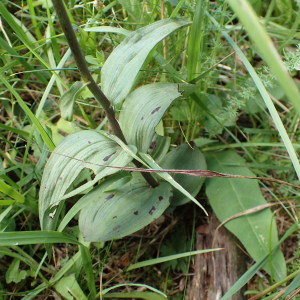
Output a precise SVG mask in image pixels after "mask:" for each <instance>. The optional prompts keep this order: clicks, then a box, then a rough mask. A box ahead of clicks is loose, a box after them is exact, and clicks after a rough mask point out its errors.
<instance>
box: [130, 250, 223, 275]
mask: <svg viewBox="0 0 300 300" xmlns="http://www.w3.org/2000/svg"><path fill="white" fill-rule="evenodd" d="M219 250H222V248H215V249H205V250H197V251H190V252H185V253H180V254H174V255H169V256H164V257H159V258H154V259H149V260H145V261H141V262H138V263H135V264H133V265H131V266H130V267H129V268H128V269H127V271H130V270H134V269H137V268H144V267H147V266H152V265H155V264H161V263H164V262H166V261H170V260H174V259H179V258H183V257H189V256H192V255H197V254H203V253H208V252H213V251H219Z"/></svg>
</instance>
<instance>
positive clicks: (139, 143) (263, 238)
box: [39, 0, 286, 280]
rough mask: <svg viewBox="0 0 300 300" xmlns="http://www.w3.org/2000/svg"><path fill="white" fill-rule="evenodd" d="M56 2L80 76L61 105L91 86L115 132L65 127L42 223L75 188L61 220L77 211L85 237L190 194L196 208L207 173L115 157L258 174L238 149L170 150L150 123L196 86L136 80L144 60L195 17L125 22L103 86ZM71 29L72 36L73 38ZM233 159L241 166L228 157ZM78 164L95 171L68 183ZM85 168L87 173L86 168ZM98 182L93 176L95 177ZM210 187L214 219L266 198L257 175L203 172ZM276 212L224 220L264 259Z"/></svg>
mask: <svg viewBox="0 0 300 300" xmlns="http://www.w3.org/2000/svg"><path fill="white" fill-rule="evenodd" d="M59 2H60V0H55V1H53V3H54V8H55V9H56V12H57V14H58V17H59V19H60V22H61V25H62V28H63V30H64V32H65V37H66V38H67V41H68V43H69V45H70V48H71V50H72V53H73V56H74V58H75V61H76V63H77V65H78V69H79V71H80V73H81V75H82V77H83V81H82V82H75V83H74V84H73V85H72V87H71V88H70V89H69V90H68V91H67V92H66V93H65V94H64V95H63V96H62V97H61V99H60V100H59V106H60V109H61V115H62V117H63V118H64V119H66V120H68V121H72V119H73V105H74V103H75V101H76V100H77V98H78V97H79V95H80V93H81V91H82V90H83V89H84V88H85V87H88V88H89V89H90V91H91V92H92V93H93V95H94V96H95V98H96V99H97V100H99V102H100V103H101V105H102V107H103V108H104V110H105V111H106V114H107V117H108V120H109V122H110V124H111V127H112V130H113V133H114V134H110V133H108V132H106V131H99V130H82V131H79V132H75V133H73V134H70V135H69V136H67V137H66V138H64V140H63V141H62V142H61V143H59V144H58V146H57V147H56V149H55V152H53V153H52V154H51V156H50V158H49V160H48V162H47V164H46V167H45V170H44V175H43V179H42V184H41V189H40V199H39V216H40V223H41V227H42V229H43V230H55V229H56V226H57V222H58V216H59V213H60V211H61V208H62V205H63V202H64V200H65V199H67V198H69V197H72V196H75V195H79V194H83V197H82V198H81V199H80V200H78V201H77V203H76V204H75V205H74V206H73V207H72V209H71V210H70V211H69V212H68V213H67V214H66V215H65V217H64V218H63V220H62V221H61V223H60V224H59V228H58V230H59V231H61V230H62V229H63V228H64V227H65V226H66V224H67V223H68V222H69V221H70V220H71V219H72V217H74V216H75V215H76V214H77V213H78V212H80V215H79V228H80V231H81V233H82V236H83V238H84V240H85V241H91V242H96V241H97V242H99V241H101V242H104V241H108V240H112V239H117V238H122V237H124V236H126V235H129V234H131V233H133V232H135V231H137V230H139V229H141V228H143V227H144V226H146V225H147V224H149V223H151V222H152V221H153V220H155V219H157V218H158V217H159V216H160V215H162V214H163V213H164V212H165V211H166V210H167V209H169V210H172V209H174V208H175V207H176V206H178V205H182V204H185V203H187V202H188V201H194V202H195V203H196V204H197V205H198V206H200V207H201V208H202V206H201V204H200V203H199V202H198V201H197V200H196V199H195V198H194V197H195V196H196V195H197V194H198V192H199V191H200V189H201V187H202V185H203V183H204V180H205V178H203V177H191V176H187V175H183V174H168V173H164V172H158V173H156V174H154V176H151V175H150V174H147V175H145V174H144V173H138V172H129V171H122V170H119V169H116V168H110V167H111V166H114V167H125V166H128V165H133V164H135V165H136V166H137V167H141V166H145V167H146V168H152V169H161V168H163V169H189V170H199V169H200V170H206V169H207V165H208V169H209V170H213V171H216V172H222V173H230V174H240V175H244V176H252V177H253V176H255V175H254V174H253V173H252V172H251V171H250V170H248V169H247V168H245V167H244V166H243V165H244V162H245V161H244V159H243V158H242V157H240V156H239V155H238V154H237V153H236V152H234V151H231V150H230V151H221V152H218V153H211V154H208V155H205V157H204V155H203V154H202V152H201V151H200V149H199V148H198V147H197V146H196V144H195V143H194V142H192V141H191V142H189V143H184V144H182V145H180V146H179V147H177V148H176V149H175V150H172V151H169V148H170V138H169V137H166V136H161V135H158V134H157V133H156V131H155V128H156V126H157V125H158V123H159V122H160V121H161V119H162V117H163V115H164V113H165V112H166V110H167V109H169V108H170V107H171V106H172V105H173V104H174V102H175V100H177V99H179V98H181V97H189V95H192V94H193V93H195V92H197V90H198V89H199V87H198V86H196V85H193V84H187V83H185V82H184V81H183V80H179V82H176V83H169V82H161V83H154V84H148V85H144V86H141V87H139V88H137V89H135V90H134V88H135V85H136V83H137V81H138V78H139V72H140V70H141V68H142V66H143V65H144V64H145V61H150V58H151V56H152V55H153V54H154V53H155V47H156V45H157V44H158V43H159V42H160V41H161V40H163V39H164V38H165V37H167V36H168V35H170V34H171V33H173V32H174V31H176V30H179V29H181V28H182V27H185V26H190V25H191V26H192V29H193V25H194V24H192V23H191V22H187V21H186V20H184V19H181V18H172V19H165V20H161V21H158V22H155V23H152V24H150V25H148V26H145V27H142V28H140V29H138V30H136V31H134V32H132V33H129V32H127V33H126V31H125V30H124V31H122V33H125V34H128V36H127V38H126V39H125V40H124V41H123V42H122V43H121V44H120V45H119V46H118V47H116V48H115V50H114V51H113V52H112V53H111V54H110V56H109V57H108V59H107V60H106V62H105V63H104V65H103V67H102V70H101V87H102V91H101V90H100V89H99V87H98V86H97V85H96V84H95V82H94V81H93V78H92V76H91V75H90V73H89V71H88V69H87V67H86V65H85V62H84V58H83V55H82V52H81V50H80V48H79V45H78V42H77V40H76V36H75V34H74V32H73V30H66V28H67V29H68V28H69V27H68V26H69V25H70V24H69V25H68V24H65V21H69V20H66V19H68V17H67V15H66V14H65V15H61V14H63V13H64V12H63V10H62V9H61V7H60V6H59V5H60V4H59ZM69 29H70V28H69ZM70 34H73V37H71V38H70ZM76 43H77V44H76ZM157 55H158V54H157ZM177 78H180V75H177ZM190 81H192V80H190ZM100 98H102V100H103V99H104V102H103V101H102V100H101V99H100ZM101 101H102V102H101ZM113 107H118V108H121V109H120V111H121V112H120V116H119V123H118V122H117V121H116V119H115V117H114V112H113ZM232 163H234V164H238V167H237V166H232V165H230V164H232ZM84 169H91V170H92V171H93V173H94V178H93V179H92V180H89V181H87V182H86V183H85V184H83V185H80V186H79V187H77V188H75V187H73V186H72V183H73V182H74V181H75V180H76V179H78V177H79V176H81V177H82V174H85V173H83V170H84ZM87 178H89V176H87V177H84V179H85V180H86V179H87ZM104 178H105V179H104ZM100 180H101V183H100V184H99V182H100ZM82 181H83V179H81V182H82ZM77 182H79V180H77ZM95 184H98V185H97V186H96V187H94V186H95ZM206 192H207V196H208V198H209V200H210V204H211V206H212V208H213V210H214V212H215V213H216V215H217V216H218V218H219V219H220V221H224V220H226V219H228V218H230V217H231V216H233V215H235V214H237V213H240V212H241V211H245V210H247V209H250V208H252V207H254V206H258V205H261V204H265V203H266V201H265V199H264V198H263V196H262V194H261V192H260V189H259V185H258V183H257V182H256V181H251V182H250V181H247V180H245V179H226V181H225V179H222V178H209V179H207V180H206ZM272 217H273V216H272V213H271V211H270V210H269V209H264V210H261V211H259V212H257V213H256V214H252V215H246V216H241V217H239V218H235V219H233V220H230V221H229V222H227V223H226V225H225V226H226V227H227V228H228V229H229V230H230V231H232V232H233V233H234V234H235V235H236V236H237V237H238V238H239V239H240V241H241V242H242V243H243V245H244V246H245V248H246V249H247V251H248V252H249V253H250V255H251V256H252V257H253V258H254V259H255V260H260V259H261V258H262V257H264V256H265V255H266V254H268V253H269V249H270V245H269V244H270V243H271V248H272V247H274V246H275V245H276V244H277V242H278V237H277V229H276V226H275V223H274V222H273V223H272V222H271V220H272ZM270 224H271V228H270ZM245 233H247V234H245ZM263 268H264V269H265V270H266V271H267V272H269V273H272V274H273V276H274V278H275V279H276V280H280V279H281V278H284V277H285V275H286V270H285V262H284V257H283V255H282V252H281V251H280V250H279V249H278V250H276V251H275V252H274V254H273V256H272V263H271V264H270V261H267V262H266V263H265V264H264V265H263Z"/></svg>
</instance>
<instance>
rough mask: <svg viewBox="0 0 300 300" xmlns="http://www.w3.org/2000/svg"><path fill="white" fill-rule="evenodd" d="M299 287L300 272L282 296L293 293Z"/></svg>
mask: <svg viewBox="0 0 300 300" xmlns="http://www.w3.org/2000/svg"><path fill="white" fill-rule="evenodd" d="M299 287H300V274H298V275H297V276H296V277H295V278H294V279H293V281H292V282H291V283H290V284H289V285H288V287H287V289H286V291H285V293H284V294H283V296H282V297H287V296H288V295H289V294H291V293H292V292H293V291H295V290H296V289H298V288H299Z"/></svg>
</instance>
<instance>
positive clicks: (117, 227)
mask: <svg viewBox="0 0 300 300" xmlns="http://www.w3.org/2000/svg"><path fill="white" fill-rule="evenodd" d="M120 227H121V225H118V226H116V227H115V228H113V230H117V229H119V228H120Z"/></svg>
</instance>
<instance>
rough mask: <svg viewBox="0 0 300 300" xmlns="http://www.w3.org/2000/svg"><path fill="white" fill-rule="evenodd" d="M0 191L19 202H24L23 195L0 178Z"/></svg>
mask: <svg viewBox="0 0 300 300" xmlns="http://www.w3.org/2000/svg"><path fill="white" fill-rule="evenodd" d="M0 192H2V193H4V194H6V195H8V196H9V197H11V198H13V199H15V200H17V201H18V202H19V203H24V201H25V197H24V196H23V195H22V194H20V193H19V192H18V191H16V190H15V189H14V188H13V187H11V186H10V185H8V184H6V183H5V182H3V181H2V180H0Z"/></svg>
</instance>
